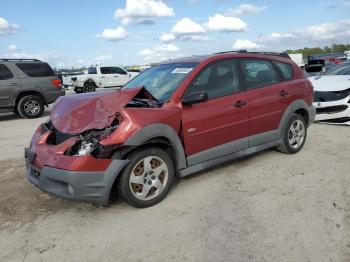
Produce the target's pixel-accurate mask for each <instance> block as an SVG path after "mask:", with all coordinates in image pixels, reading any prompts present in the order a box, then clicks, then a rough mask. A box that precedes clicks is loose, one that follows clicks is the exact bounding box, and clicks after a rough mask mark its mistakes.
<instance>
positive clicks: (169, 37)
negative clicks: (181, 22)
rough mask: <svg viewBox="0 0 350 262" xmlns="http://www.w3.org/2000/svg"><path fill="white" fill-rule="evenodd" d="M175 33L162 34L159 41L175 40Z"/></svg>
mask: <svg viewBox="0 0 350 262" xmlns="http://www.w3.org/2000/svg"><path fill="white" fill-rule="evenodd" d="M175 38H176V37H175V35H173V34H162V35H161V36H160V38H159V40H160V41H162V42H170V41H173V40H175Z"/></svg>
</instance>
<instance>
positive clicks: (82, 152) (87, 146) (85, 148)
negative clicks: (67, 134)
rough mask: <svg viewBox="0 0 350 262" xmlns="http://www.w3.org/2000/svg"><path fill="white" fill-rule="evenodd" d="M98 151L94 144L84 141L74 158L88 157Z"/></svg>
mask: <svg viewBox="0 0 350 262" xmlns="http://www.w3.org/2000/svg"><path fill="white" fill-rule="evenodd" d="M95 149H96V146H95V145H94V144H93V143H92V142H88V141H82V142H81V143H80V148H78V150H77V152H76V154H75V155H74V156H86V155H89V154H90V153H91V152H92V151H94V150H95Z"/></svg>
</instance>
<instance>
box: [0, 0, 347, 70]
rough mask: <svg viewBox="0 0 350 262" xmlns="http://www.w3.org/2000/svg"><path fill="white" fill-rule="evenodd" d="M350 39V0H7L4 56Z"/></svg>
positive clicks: (188, 51) (113, 56)
mask: <svg viewBox="0 0 350 262" xmlns="http://www.w3.org/2000/svg"><path fill="white" fill-rule="evenodd" d="M333 43H346V44H349V43H350V0H293V1H292V0H290V1H285V0H265V1H263V0H245V1H238V0H104V1H86V0H85V1H83V0H74V1H72V0H60V1H54V0H11V1H7V0H0V58H39V59H41V60H44V61H47V62H49V63H50V65H51V66H53V67H57V68H71V67H81V66H90V65H93V64H103V65H124V66H127V65H136V64H138V65H142V64H147V63H150V62H160V61H163V60H167V59H171V58H177V57H183V56H191V55H200V54H208V53H214V52H219V51H229V50H240V49H247V50H254V49H255V50H264V51H283V50H286V49H297V48H303V47H305V46H307V47H316V46H320V47H324V46H326V45H328V46H330V45H332V44H333Z"/></svg>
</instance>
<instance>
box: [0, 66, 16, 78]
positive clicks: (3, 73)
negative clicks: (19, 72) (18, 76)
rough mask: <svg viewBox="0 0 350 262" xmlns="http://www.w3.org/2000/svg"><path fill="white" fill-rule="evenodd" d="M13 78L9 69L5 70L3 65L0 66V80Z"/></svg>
mask: <svg viewBox="0 0 350 262" xmlns="http://www.w3.org/2000/svg"><path fill="white" fill-rule="evenodd" d="M12 77H13V74H12V72H11V71H10V69H8V68H7V66H5V65H4V64H0V80H7V79H11V78H12Z"/></svg>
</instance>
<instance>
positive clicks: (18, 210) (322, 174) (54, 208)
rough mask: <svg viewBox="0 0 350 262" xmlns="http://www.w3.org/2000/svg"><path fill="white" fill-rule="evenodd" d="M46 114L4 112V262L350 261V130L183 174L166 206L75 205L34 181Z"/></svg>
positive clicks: (322, 130)
mask: <svg viewBox="0 0 350 262" xmlns="http://www.w3.org/2000/svg"><path fill="white" fill-rule="evenodd" d="M46 118H47V114H46V116H45V117H42V118H41V119H36V120H26V119H21V118H19V117H17V116H16V115H13V114H7V115H0V137H1V149H2V150H1V152H0V261H112V260H113V261H317V262H320V261H344V262H345V261H350V129H349V127H345V126H329V125H320V124H315V125H313V126H311V127H310V129H309V134H308V135H309V136H308V139H307V142H306V144H305V147H304V149H303V150H302V151H301V152H300V153H298V154H296V155H293V156H290V155H284V154H281V153H278V152H276V151H274V150H268V151H264V152H262V153H259V154H256V155H253V156H250V157H247V158H244V159H242V160H240V161H233V162H231V163H228V164H226V165H223V166H220V167H217V168H215V169H211V170H208V171H205V172H201V173H200V174H198V175H195V176H192V177H189V178H186V179H182V180H178V181H177V182H176V184H175V185H174V187H173V189H172V191H171V192H170V194H169V195H168V197H167V198H166V199H165V200H164V201H163V202H161V203H160V204H158V205H157V206H154V207H151V208H148V209H135V208H132V207H129V206H128V205H126V204H124V203H122V202H117V203H115V204H114V205H112V206H111V207H109V208H96V207H94V206H92V205H90V204H82V203H72V202H67V201H64V200H60V199H57V198H55V197H52V196H49V195H47V194H45V193H42V192H40V191H39V190H37V189H36V188H34V187H33V186H32V185H31V184H30V183H29V182H28V181H27V180H26V178H25V167H24V159H23V148H24V147H25V146H26V145H27V144H28V143H29V140H30V137H31V135H32V133H33V132H34V130H35V128H36V127H37V126H38V125H39V123H41V122H43V121H44V120H45V119H46Z"/></svg>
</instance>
